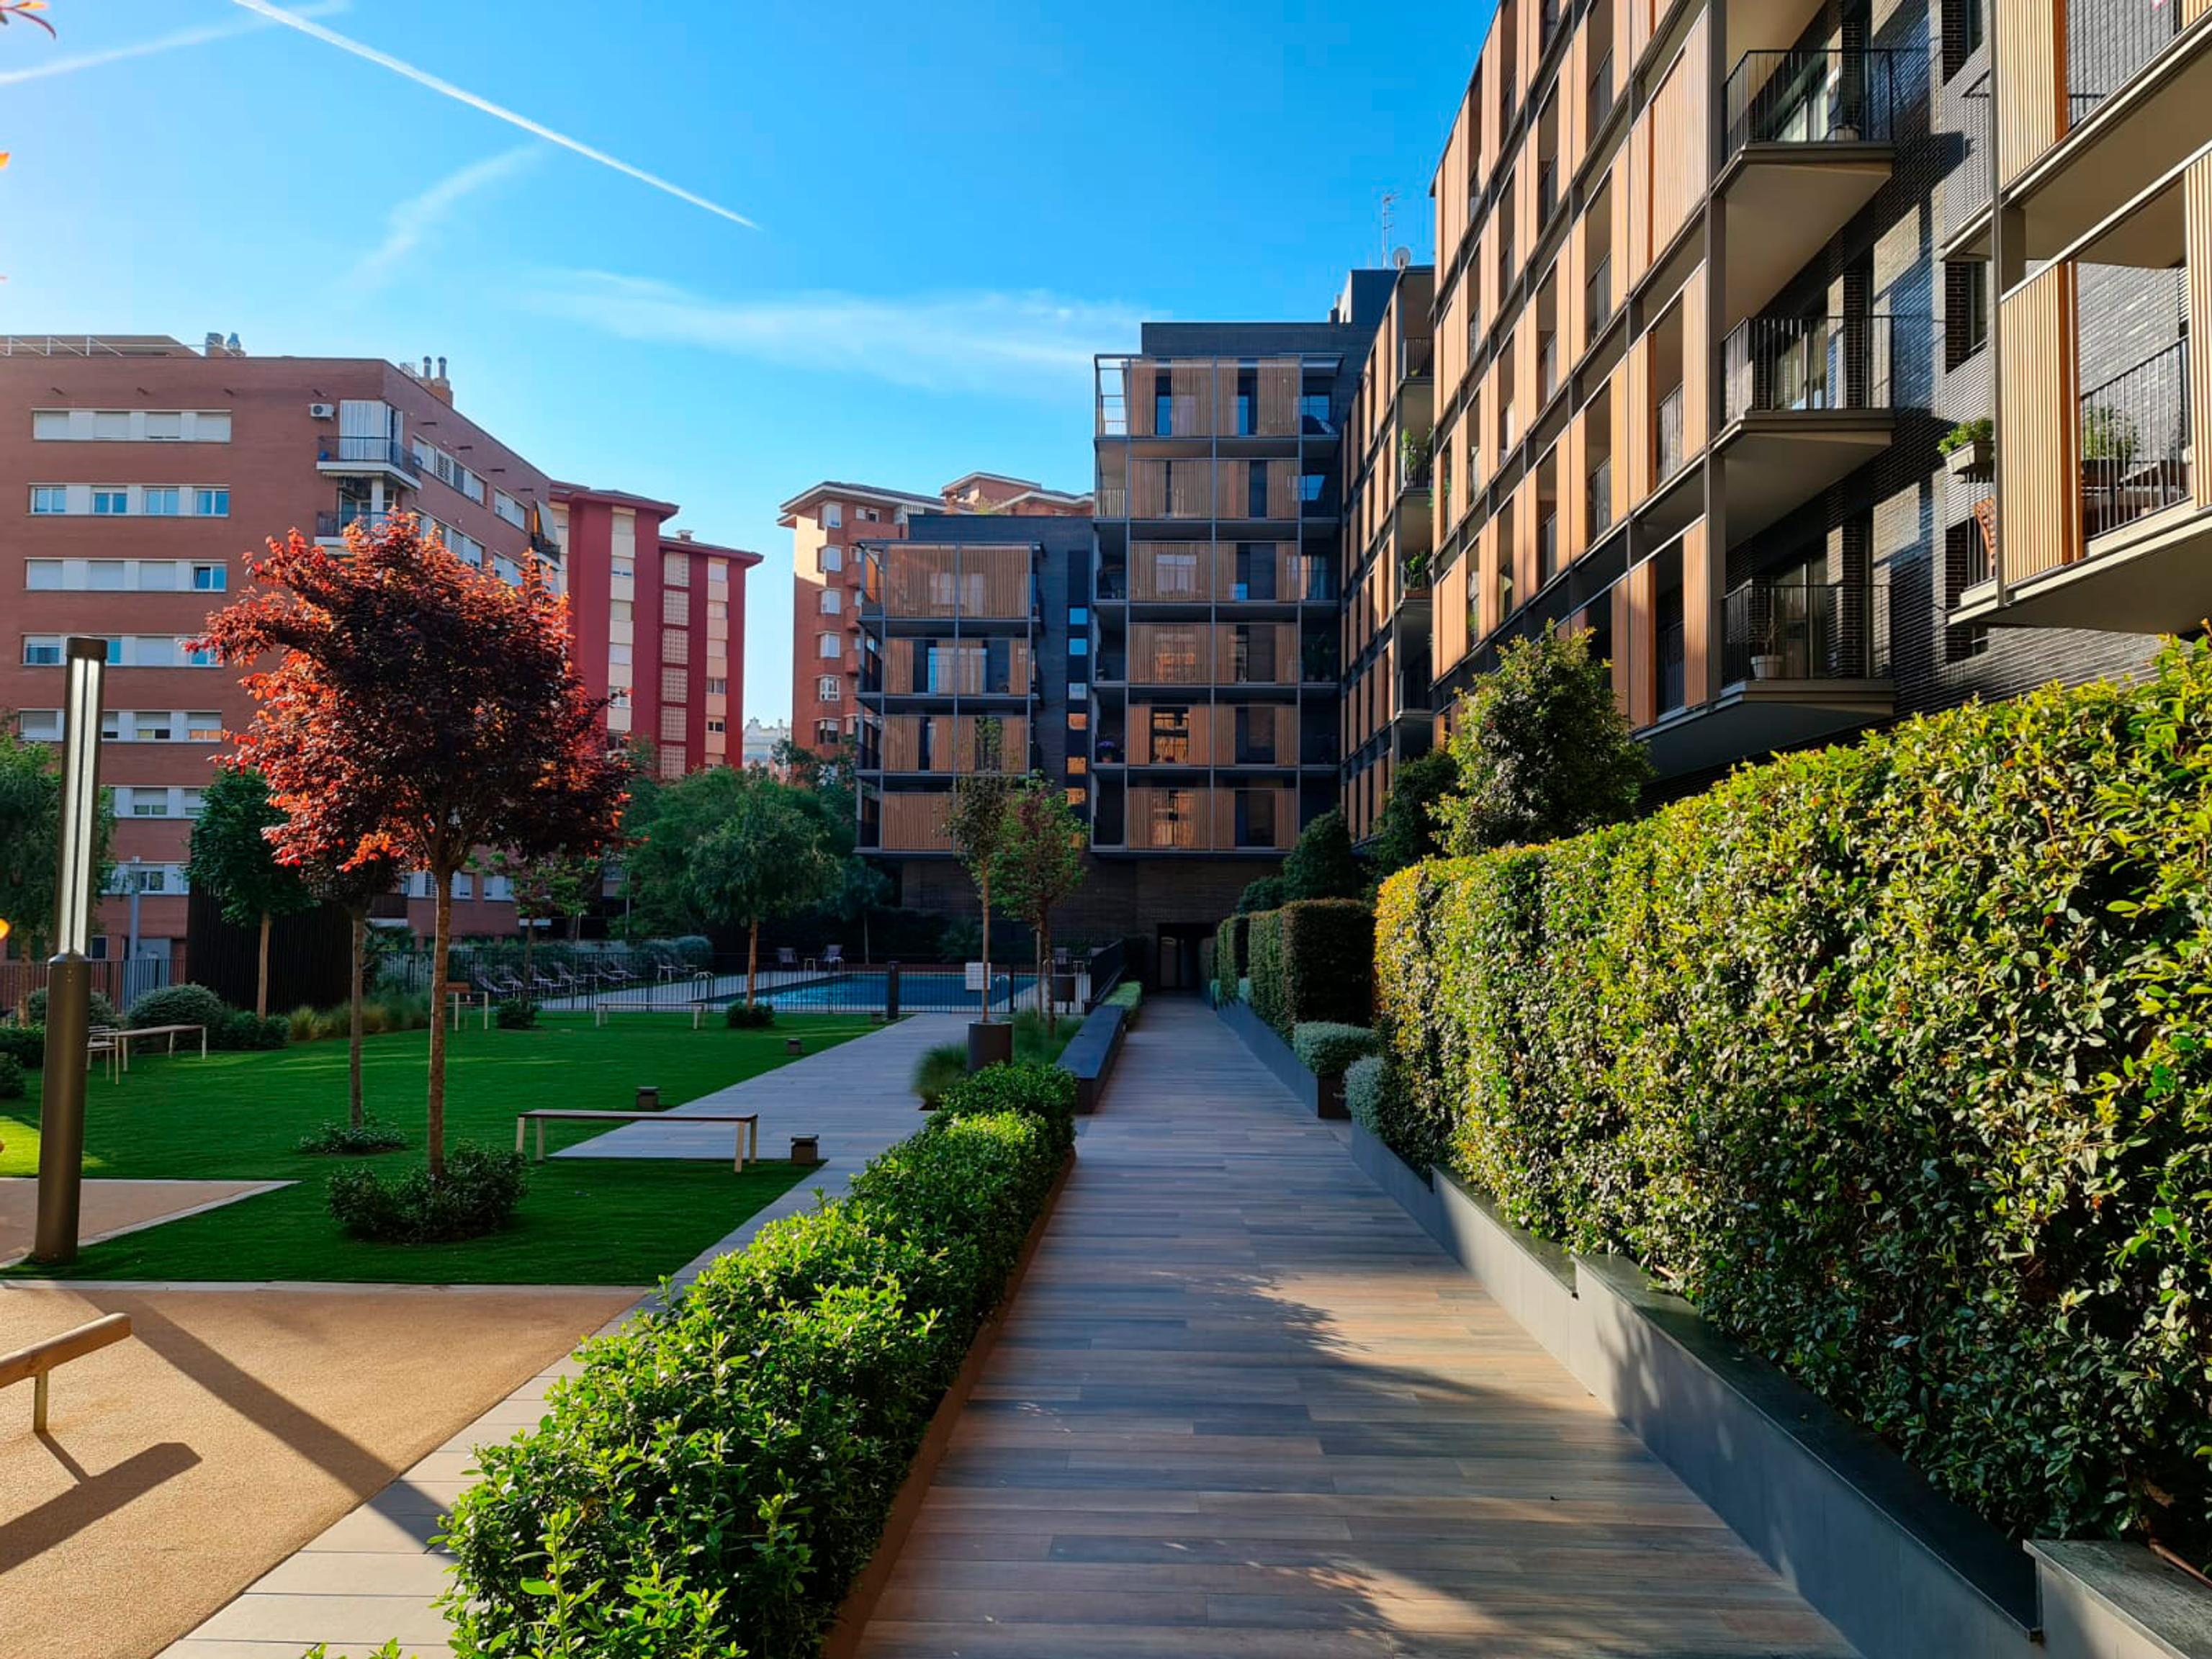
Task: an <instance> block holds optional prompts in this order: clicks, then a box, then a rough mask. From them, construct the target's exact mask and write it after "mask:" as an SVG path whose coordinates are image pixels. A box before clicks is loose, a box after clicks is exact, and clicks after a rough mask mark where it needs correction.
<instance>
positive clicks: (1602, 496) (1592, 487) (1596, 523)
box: [1583, 455, 1613, 547]
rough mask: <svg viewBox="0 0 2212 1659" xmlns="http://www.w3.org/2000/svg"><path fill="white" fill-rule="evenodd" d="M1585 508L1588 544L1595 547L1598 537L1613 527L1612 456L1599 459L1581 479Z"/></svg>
mask: <svg viewBox="0 0 2212 1659" xmlns="http://www.w3.org/2000/svg"><path fill="white" fill-rule="evenodd" d="M1583 490H1584V492H1585V501H1584V505H1585V509H1586V510H1587V512H1588V513H1589V544H1590V545H1591V546H1593V547H1595V546H1596V545H1597V543H1598V540H1599V538H1601V537H1602V536H1604V535H1605V534H1606V533H1607V532H1608V531H1610V530H1611V529H1612V528H1613V458H1612V457H1611V456H1610V455H1608V456H1607V457H1606V458H1605V459H1603V460H1601V461H1600V462H1599V463H1598V464H1597V465H1596V466H1595V468H1593V469H1592V470H1591V471H1590V474H1589V477H1587V478H1585V479H1584V480H1583Z"/></svg>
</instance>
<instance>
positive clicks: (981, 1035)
mask: <svg viewBox="0 0 2212 1659" xmlns="http://www.w3.org/2000/svg"><path fill="white" fill-rule="evenodd" d="M1013 1058H1014V1027H1013V1023H1012V1021H1011V1020H1004V1019H994V1020H988V1021H986V1020H980V1019H971V1020H969V1022H968V1069H969V1071H971V1072H980V1071H981V1070H982V1069H983V1068H984V1067H985V1066H996V1065H1000V1064H1001V1063H1004V1064H1008V1065H1011V1064H1012V1061H1013Z"/></svg>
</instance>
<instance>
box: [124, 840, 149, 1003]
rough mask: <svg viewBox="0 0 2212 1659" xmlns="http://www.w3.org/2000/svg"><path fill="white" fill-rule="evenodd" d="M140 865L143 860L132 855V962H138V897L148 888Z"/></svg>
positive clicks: (133, 969)
mask: <svg viewBox="0 0 2212 1659" xmlns="http://www.w3.org/2000/svg"><path fill="white" fill-rule="evenodd" d="M140 865H141V860H140V859H139V857H138V855H137V854H136V853H133V854H131V869H130V872H129V879H130V882H131V949H130V951H129V952H128V953H127V954H128V957H129V959H130V960H131V961H132V962H136V961H137V960H138V895H139V894H140V893H142V892H143V891H144V890H145V886H146V878H145V873H144V872H143V870H142V869H141V867H140ZM123 971H124V972H125V973H126V974H135V973H137V969H135V968H126V969H124V970H123Z"/></svg>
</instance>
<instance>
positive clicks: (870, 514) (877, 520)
mask: <svg viewBox="0 0 2212 1659" xmlns="http://www.w3.org/2000/svg"><path fill="white" fill-rule="evenodd" d="M854 514H855V516H856V517H858V518H859V520H860V522H861V523H862V524H881V523H882V522H883V521H884V515H883V510H882V509H881V508H880V507H856V508H854Z"/></svg>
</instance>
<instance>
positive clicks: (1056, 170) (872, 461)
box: [0, 0, 1491, 717]
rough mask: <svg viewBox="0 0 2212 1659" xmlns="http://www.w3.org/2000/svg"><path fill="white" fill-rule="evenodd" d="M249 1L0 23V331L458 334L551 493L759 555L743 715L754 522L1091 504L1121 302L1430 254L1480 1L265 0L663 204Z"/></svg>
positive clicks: (1123, 332)
mask: <svg viewBox="0 0 2212 1659" xmlns="http://www.w3.org/2000/svg"><path fill="white" fill-rule="evenodd" d="M257 3H258V4H261V5H263V6H264V8H265V6H266V5H267V4H268V3H269V0H52V9H51V11H50V12H49V13H48V14H47V15H49V16H51V17H52V19H53V21H54V22H55V23H56V24H57V26H58V27H59V29H60V31H61V38H60V40H58V41H49V40H47V39H46V36H45V35H44V34H42V33H39V32H38V31H36V30H35V29H32V28H28V27H22V26H21V25H17V26H15V27H9V28H7V29H5V30H4V31H0V149H12V150H13V151H14V153H15V161H14V162H13V164H12V165H11V166H10V167H9V169H8V170H7V171H6V172H5V173H0V272H4V273H5V275H6V281H5V282H4V283H0V329H4V330H6V331H15V332H21V331H47V330H53V331H67V332H81V331H100V330H106V331H116V332H133V333H171V334H175V335H177V336H178V337H180V338H185V339H192V340H197V338H198V337H200V336H201V335H202V334H203V333H204V332H206V331H209V330H210V329H216V328H220V329H222V330H223V331H225V332H229V331H237V332H238V334H239V335H240V337H241V338H242V340H243V343H245V344H246V348H247V349H250V350H255V351H261V352H269V353H280V352H281V353H287V354H293V355H325V354H328V355H350V354H356V353H358V354H361V355H364V356H368V355H374V356H387V357H396V358H410V357H421V356H423V355H425V354H429V355H433V356H437V355H442V356H446V357H447V358H449V359H450V360H451V364H452V372H453V379H454V383H455V387H456V391H457V393H458V397H459V402H460V404H461V406H462V407H463V408H464V409H465V410H466V411H467V412H468V413H469V414H470V415H471V416H473V417H474V418H476V419H477V420H478V421H481V422H483V423H484V424H485V425H486V426H488V427H489V428H491V429H492V430H494V431H495V432H497V433H498V434H499V435H501V437H502V438H504V439H506V440H507V441H509V442H511V443H513V445H514V446H515V447H517V448H518V449H520V450H521V451H522V452H523V453H525V454H526V455H528V456H529V457H530V458H531V459H532V460H534V461H536V462H537V463H538V465H541V466H544V468H545V469H546V470H547V471H550V472H551V473H553V474H554V475H555V476H556V477H567V478H572V479H579V480H582V481H586V482H588V483H594V484H599V485H603V486H610V487H614V488H619V489H631V490H635V491H639V492H641V493H644V494H650V495H659V496H662V497H664V498H666V499H669V500H673V501H681V502H682V503H683V504H684V519H683V520H682V522H683V523H684V524H685V525H688V526H690V527H691V528H693V529H694V530H696V532H698V533H699V534H700V535H701V536H702V537H703V538H708V539H710V540H714V541H719V542H727V543H733V544H737V545H739V546H744V547H750V548H753V549H755V550H758V551H760V552H762V553H763V554H765V555H767V562H766V563H764V564H763V566H762V567H761V568H759V570H757V572H756V573H755V574H754V580H753V582H752V584H751V586H750V606H751V626H750V629H749V630H748V654H749V660H748V664H747V674H746V702H745V707H746V712H747V713H748V714H757V715H765V716H771V717H773V716H778V715H781V714H784V713H785V712H787V709H788V707H789V702H790V630H791V623H790V614H791V590H790V581H789V571H790V543H789V534H788V532H783V531H780V530H778V529H777V528H776V525H775V505H776V503H777V502H778V501H781V500H782V499H784V498H785V497H786V496H787V495H791V494H793V493H794V492H795V491H796V490H798V489H800V488H802V487H804V486H805V484H807V483H811V482H812V481H813V480H814V479H816V478H818V477H850V478H863V479H867V480H870V481H872V482H877V483H887V484H891V485H894V486H898V487H902V488H907V489H916V490H924V491H927V490H933V489H935V488H936V487H937V486H938V485H939V484H940V483H944V482H945V481H946V480H948V479H951V478H953V477H957V476H958V475H959V474H961V473H963V472H965V471H969V470H971V469H974V468H983V469H987V470H990V471H1002V472H1011V473H1014V474H1017V475H1018V476H1022V477H1033V478H1038V479H1041V480H1042V481H1043V482H1045V483H1048V484H1050V485H1053V486H1054V487H1058V488H1066V489H1081V488H1087V487H1088V483H1089V476H1090V465H1091V459H1090V432H1091V425H1090V410H1089V400H1090V380H1089V368H1088V363H1089V357H1090V354H1091V352H1093V351H1099V350H1116V349H1126V348H1127V347H1130V346H1133V344H1134V343H1135V337H1136V328H1137V324H1138V321H1139V319H1142V318H1146V317H1175V318H1184V319H1194V318H1245V317H1272V316H1286V317H1318V316H1320V315H1321V314H1322V313H1323V312H1324V311H1325V309H1326V308H1327V306H1328V302H1329V301H1330V299H1331V298H1332V297H1333V296H1334V294H1335V292H1336V291H1337V289H1338V287H1339V286H1340V283H1341V282H1342V280H1343V273H1344V271H1345V270H1346V267H1347V266H1348V265H1350V264H1370V263H1374V262H1375V261H1376V259H1377V258H1379V257H1380V255H1381V253H1382V252H1383V245H1382V229H1381V218H1380V214H1381V208H1380V199H1381V196H1382V193H1383V191H1386V190H1395V191H1396V192H1397V194H1398V203H1397V207H1396V219H1397V230H1396V233H1395V238H1394V240H1397V241H1401V242H1403V243H1405V244H1407V245H1408V246H1411V247H1412V248H1413V251H1414V252H1415V255H1416V257H1417V258H1427V257H1428V256H1429V252H1430V242H1431V236H1432V232H1431V223H1430V219H1429V215H1428V211H1427V205H1428V204H1427V196H1426V189H1427V183H1428V177H1429V173H1430V169H1431V167H1432V165H1433V164H1434V161H1435V158H1436V155H1437V152H1438V150H1439V149H1440V148H1441V147H1442V144H1443V137H1444V131H1445V127H1446V125H1447V122H1448V119H1449V113H1450V112H1451V110H1452V108H1453V106H1454V104H1455V100H1456V99H1457V97H1458V94H1459V93H1460V91H1461V89H1462V87H1463V85H1464V83H1465V81H1466V77H1467V74H1468V69H1469V67H1470V66H1471V64H1472V63H1473V60H1474V51H1475V48H1476V46H1477V44H1478V43H1479V41H1480V36H1481V33H1482V31H1483V28H1484V27H1486V21H1487V18H1488V15H1489V12H1490V9H1491V8H1490V6H1489V5H1487V4H1480V3H1478V4H1472V5H1468V6H1465V7H1461V8H1440V9H1423V10H1422V12H1421V14H1420V15H1419V18H1418V20H1416V17H1415V15H1414V14H1413V13H1412V12H1409V11H1407V10H1406V9H1404V8H1402V7H1391V6H1376V5H1374V4H1372V3H1367V0H1339V3H1334V4H1318V3H1316V4H1308V5H1263V4H1259V3H1246V0H1219V3H1214V4H1206V5H1201V4H1196V3H1192V0H1182V3H1176V4H1146V3H1130V4H1122V5H1118V6H1100V5H1093V4H1082V5H1076V4H1067V3H1054V4H1050V5H1048V6H1042V7H1040V6H1036V5H1020V4H1003V5H1000V4H988V3H967V0H939V3H932V4H916V3H914V0H904V3H896V4H878V3H874V0H844V3H839V4H834V5H831V4H823V3H820V0H808V3H786V0H770V3H758V0H720V3H705V0H698V3H695V0H654V3H647V4H644V5H620V4H612V3H600V4H587V3H582V0H538V3H523V0H435V3H434V0H343V3H342V0H297V3H296V4H294V3H290V0H279V3H286V4H288V5H289V9H292V10H294V11H295V12H301V13H305V14H306V15H307V17H308V19H309V21H312V22H313V23H316V24H318V25H319V26H320V27H322V28H324V29H326V30H331V31H336V32H338V33H342V34H343V35H344V36H345V37H347V38H348V39H349V40H354V41H356V42H359V43H361V44H362V45H365V46H368V47H370V48H373V49H374V50H375V51H377V52H382V53H384V54H386V55H387V56H389V57H390V58H396V59H398V60H400V61H401V62H402V63H404V64H406V65H409V66H411V67H412V68H414V69H416V70H420V71H422V72H423V73H425V74H427V75H428V76H432V77H435V78H438V79H440V80H442V81H444V82H447V83H450V85H451V86H452V87H454V88H459V89H460V90H461V91H463V92H465V93H467V94H475V95H476V96H477V97H479V98H481V99H484V100H490V101H492V102H494V103H496V104H498V105H501V106H504V107H506V108H507V109H509V110H511V111H513V112H516V113H518V114H520V115H521V116H523V117H526V118H528V119H529V120H531V121H533V122H535V123H537V124H538V125H540V126H541V127H543V128H544V129H546V130H549V131H551V132H554V133H557V134H559V135H561V136H562V137H567V138H569V139H572V140H574V141H575V142H576V143H579V144H581V145H583V146H585V147H586V148H589V149H595V150H597V151H599V153H600V154H601V155H604V156H605V157H609V158H611V159H613V160H614V161H618V162H620V163H623V164H624V165H626V166H628V167H632V168H635V169H637V170H638V171H641V172H642V173H649V174H651V175H653V176H654V177H655V178H657V179H660V180H663V181H665V182H666V183H667V184H669V185H673V186H675V187H676V188H677V189H678V190H680V191H684V192H686V193H688V194H689V195H690V196H691V197H696V198H698V200H697V202H695V201H687V200H685V199H682V198H681V197H678V196H677V195H675V194H671V193H669V192H667V191H663V190H661V189H659V188H656V187H655V186H654V185H653V184H651V183H648V182H645V181H641V180H640V179H637V178H635V177H633V176H630V175H629V174H628V173H623V172H620V171H617V170H616V169H615V168H614V167H609V166H606V165H603V164H602V163H601V162H599V161H593V160H591V159H588V158H587V157H586V156H585V155H580V154H577V153H574V151H572V150H570V149H564V148H562V147H561V146H560V145H559V144H557V143H554V142H552V141H550V140H549V139H547V138H544V137H537V136H533V135H532V133H530V132H528V131H523V130H520V129H518V128H517V127H516V126H514V125H509V124H507V123H505V122H503V121H501V120H500V119H498V118H495V116H493V115H491V114H489V113H487V112H483V110H481V109H479V108H477V107H473V106H471V105H470V104H468V103H466V102H464V101H462V100H460V99H459V98H456V97H454V96H452V95H449V94H447V93H444V92H441V91H438V90H435V89H433V88H429V87H427V86H425V85H423V84H421V83H420V82H418V81H416V80H410V78H408V77H407V76H404V75H403V74H401V73H399V72H397V71H395V70H393V69H392V68H389V67H386V66H384V65H382V64H377V63H374V62H369V61H365V60H363V59H362V58H359V57H357V56H355V55H351V54H349V53H348V52H346V51H344V50H343V49H342V48H341V47H340V46H337V45H335V44H333V43H331V42H330V41H327V40H321V39H317V38H314V37H313V36H312V35H310V34H308V33H303V32H301V31H300V30H297V29H295V28H293V27H286V26H283V25H282V24H280V23H278V22H276V21H271V20H270V19H268V18H267V17H265V16H262V15H257V13H256V12H255V10H254V9H252V6H253V5H254V4H257ZM1417 21H1418V27H1417ZM698 202H703V203H707V204H713V206H714V207H716V208H720V210H723V211H724V212H726V213H729V214H735V215H738V216H742V217H743V218H744V219H745V220H748V221H750V225H745V224H739V223H737V222H733V221H732V219H730V218H728V217H725V216H723V214H722V213H718V212H716V211H714V210H710V208H709V207H708V206H702V205H699V204H698ZM261 528H262V527H260V526H253V527H252V530H253V532H254V533H255V534H257V535H258V533H260V531H261ZM270 528H278V526H270Z"/></svg>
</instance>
